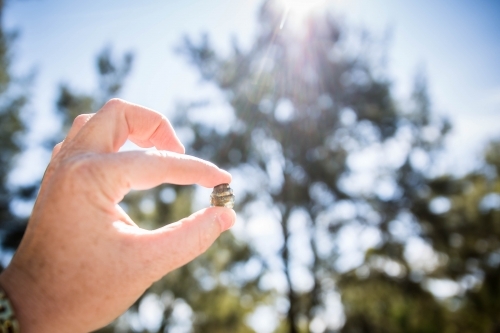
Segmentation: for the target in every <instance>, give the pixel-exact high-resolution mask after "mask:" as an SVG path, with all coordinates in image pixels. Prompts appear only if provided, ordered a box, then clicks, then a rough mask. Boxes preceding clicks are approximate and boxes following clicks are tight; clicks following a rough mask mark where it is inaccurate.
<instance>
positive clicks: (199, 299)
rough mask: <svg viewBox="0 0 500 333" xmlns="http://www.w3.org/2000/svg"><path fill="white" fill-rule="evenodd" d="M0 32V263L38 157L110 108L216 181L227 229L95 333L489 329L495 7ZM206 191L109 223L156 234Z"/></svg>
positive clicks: (195, 15) (48, 5) (199, 18)
mask: <svg viewBox="0 0 500 333" xmlns="http://www.w3.org/2000/svg"><path fill="white" fill-rule="evenodd" d="M0 18H1V22H0V179H1V181H0V236H1V252H0V263H1V265H2V267H5V266H6V265H8V263H9V261H10V260H11V258H12V256H13V254H14V252H15V249H16V248H17V246H18V244H19V242H20V240H21V238H22V235H23V233H24V230H25V227H26V224H27V221H28V219H29V215H30V212H31V209H32V207H33V204H34V201H35V198H36V194H37V191H38V186H39V182H40V179H41V177H42V175H43V172H44V170H45V168H46V166H47V164H48V162H49V159H50V153H51V149H52V147H53V145H55V144H56V143H58V142H59V141H61V140H62V139H63V138H64V136H65V133H66V132H67V130H68V128H69V126H71V123H72V121H73V119H74V117H76V116H77V115H78V114H80V113H91V112H95V111H97V110H98V109H99V108H100V107H101V106H102V105H103V104H104V103H105V102H106V101H107V100H108V99H110V98H113V97H120V98H123V99H126V100H128V101H131V102H134V103H137V104H141V105H144V106H147V107H150V108H152V109H155V110H157V111H160V112H163V113H164V114H166V115H167V116H168V117H169V119H171V121H172V122H173V123H174V125H175V128H176V130H177V131H178V133H179V136H180V137H181V139H182V141H183V143H184V144H185V145H186V148H187V153H188V154H191V155H194V156H198V157H202V158H205V159H208V160H210V161H213V162H214V163H216V164H218V165H219V166H221V167H222V168H225V169H227V170H229V171H230V172H231V173H232V174H233V178H234V181H233V183H232V184H231V187H232V188H233V189H234V191H235V194H236V207H235V209H236V211H237V213H238V223H237V225H236V226H235V227H234V228H233V230H232V231H230V232H226V233H225V234H223V235H222V237H221V238H220V239H219V240H218V241H217V242H216V243H215V244H214V245H213V246H212V247H211V248H210V249H209V250H208V251H207V252H206V253H205V254H204V255H202V256H201V257H200V258H198V259H196V260H195V261H193V262H192V263H190V264H188V265H186V266H184V267H182V268H181V269H178V270H176V271H174V272H172V273H170V274H169V275H167V276H166V277H165V278H163V279H162V280H160V281H158V282H157V283H156V284H154V285H153V286H152V287H151V288H150V290H148V291H147V292H146V293H145V294H144V295H143V297H141V299H139V300H138V301H137V302H136V304H134V306H133V307H132V308H131V309H130V310H129V311H128V312H127V313H125V314H124V315H123V316H121V317H120V318H118V319H117V320H116V321H115V322H114V323H112V324H111V325H109V326H108V327H106V328H103V329H102V330H100V331H99V332H175V333H181V332H262V333H266V332H290V333H298V332H301V333H302V332H313V333H316V332H318V333H321V332H349V333H354V332H450V333H451V332H492V333H493V332H500V319H499V318H500V316H499V314H500V178H499V177H500V66H499V63H498V59H500V19H499V18H500V2H498V1H487V0H480V1H472V0H464V1H460V2H457V1H451V0H443V1H440V2H435V1H430V0H423V1H419V2H418V3H417V2H414V3H403V2H400V1H396V0H376V1H373V0H330V1H328V0H309V1H305V0H269V1H262V0H238V1H229V0H217V1H216V0H204V1H201V0H185V1H182V2H173V1H153V0H144V1H140V2H138V1H130V0H123V1H119V2H118V1H112V0H102V1H99V2H97V1H93V2H83V1H79V2H76V1H62V0H26V1H21V0H19V1H16V0H10V1H5V0H1V1H0ZM123 149H138V148H137V147H134V145H133V144H130V143H128V144H126V145H125V147H123ZM210 192H211V189H205V188H201V187H198V186H191V187H190V186H182V187H180V186H170V185H167V184H165V185H163V186H160V187H158V188H155V189H152V190H149V191H134V192H131V193H130V194H129V195H128V196H127V197H126V198H125V199H124V201H123V202H122V203H121V205H122V207H123V208H124V209H125V211H126V212H127V213H128V214H129V215H130V216H131V217H132V219H133V220H134V221H136V222H137V223H138V224H139V225H140V226H141V227H144V228H147V229H154V228H157V227H159V226H162V225H165V224H167V223H170V222H174V221H176V220H178V219H180V218H182V217H185V216H187V215H188V214H190V213H191V212H193V211H196V210H198V209H200V208H203V207H206V206H207V205H208V197H209V194H210ZM165 255H168V253H166V254H165ZM137 274H141V272H137Z"/></svg>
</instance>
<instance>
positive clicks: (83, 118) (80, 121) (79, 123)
mask: <svg viewBox="0 0 500 333" xmlns="http://www.w3.org/2000/svg"><path fill="white" fill-rule="evenodd" d="M91 117H92V114H87V113H83V114H80V115H78V116H76V118H75V120H73V127H76V128H81V127H83V126H84V125H85V124H86V123H87V121H89V119H90V118H91Z"/></svg>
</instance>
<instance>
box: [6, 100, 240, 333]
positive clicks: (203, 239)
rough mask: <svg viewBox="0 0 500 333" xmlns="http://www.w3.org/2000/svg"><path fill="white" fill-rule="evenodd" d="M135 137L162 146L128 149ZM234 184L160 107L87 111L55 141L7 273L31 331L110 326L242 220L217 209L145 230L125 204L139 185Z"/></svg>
mask: <svg viewBox="0 0 500 333" xmlns="http://www.w3.org/2000/svg"><path fill="white" fill-rule="evenodd" d="M127 139H130V140H131V141H133V142H134V143H136V144H137V145H139V146H141V147H156V148H157V150H155V151H151V150H150V151H128V152H119V151H118V150H119V149H120V147H121V146H122V145H123V144H124V143H125V141H126V140H127ZM230 182H231V175H230V174H229V173H228V172H226V171H224V170H221V169H219V168H218V167H217V166H215V165H214V164H212V163H210V162H207V161H204V160H201V159H198V158H196V157H192V156H188V155H184V146H183V145H182V144H181V142H180V141H179V139H178V138H177V136H176V135H175V132H174V130H173V128H172V126H171V125H170V123H169V121H168V120H167V119H166V118H165V117H164V116H162V115H161V114H160V113H157V112H155V111H152V110H149V109H146V108H144V107H141V106H138V105H133V104H130V103H127V102H124V101H121V100H116V99H115V100H111V101H109V102H108V103H107V104H106V105H105V106H104V107H103V108H102V109H101V110H100V111H99V112H97V113H95V114H89V115H81V116H79V117H77V118H76V119H75V121H74V123H73V126H72V128H71V129H70V131H69V133H68V136H67V137H66V139H65V140H64V141H63V142H62V143H60V144H58V145H57V146H56V147H55V148H54V152H53V154H52V159H51V161H50V164H49V166H48V168H47V171H46V173H45V176H44V179H43V181H42V186H41V189H40V193H39V195H38V198H37V201H36V204H35V207H34V209H33V213H32V216H31V218H30V221H29V223H28V228H27V230H26V234H25V236H24V238H23V240H22V242H21V245H20V246H19V249H18V250H17V252H16V255H15V256H14V258H13V260H12V262H11V264H10V265H9V266H8V267H7V269H6V270H5V271H4V272H3V273H2V274H1V275H0V285H1V286H2V288H3V289H4V290H5V291H6V293H7V295H8V297H9V298H10V300H11V302H12V304H13V307H14V310H15V312H16V317H17V318H18V321H19V324H20V326H21V332H22V333H31V332H37V333H44V332H60V333H64V332H71V333H75V332H90V331H92V330H96V329H98V328H100V327H103V326H105V325H106V324H108V323H110V322H111V321H112V320H113V319H115V318H116V317H118V316H119V315H120V314H122V313H123V312H124V311H126V310H127V308H128V307H129V306H130V305H132V304H133V303H134V301H135V300H137V299H138V298H139V297H140V295H141V294H142V293H143V292H144V291H145V290H146V289H147V288H148V287H149V286H150V285H151V284H152V283H153V282H155V281H157V280H159V279H160V278H161V277H163V276H165V275H166V274H167V273H169V272H170V271H172V270H174V269H176V268H178V267H180V266H182V265H184V264H186V263H187V262H189V261H191V260H192V259H194V258H195V257H197V256H198V255H200V254H201V253H203V252H204V251H205V250H206V249H207V248H208V247H209V246H210V245H211V244H212V243H213V242H214V241H215V240H216V239H217V237H218V236H219V235H220V234H221V233H222V232H223V231H225V230H227V229H229V228H230V227H231V226H232V225H233V224H234V222H235V218H236V216H235V213H234V211H233V210H232V209H228V208H223V207H210V208H207V209H203V210H201V211H198V212H196V213H194V214H193V215H191V216H189V217H187V218H185V219H182V220H181V221H178V222H176V223H172V224H169V225H167V226H165V227H162V228H160V229H157V230H153V231H148V230H144V229H141V228H139V227H138V226H137V225H136V224H135V223H134V222H133V221H132V220H131V219H130V217H129V216H127V214H126V213H125V212H124V211H123V210H122V209H121V208H120V207H119V206H118V203H119V202H120V201H121V200H122V199H123V197H124V195H125V194H127V193H128V192H129V191H130V190H131V189H149V188H152V187H154V186H157V185H160V184H162V183H171V184H178V185H187V184H199V185H201V186H205V187H214V186H216V185H218V184H221V183H230ZM165 222H168V221H165Z"/></svg>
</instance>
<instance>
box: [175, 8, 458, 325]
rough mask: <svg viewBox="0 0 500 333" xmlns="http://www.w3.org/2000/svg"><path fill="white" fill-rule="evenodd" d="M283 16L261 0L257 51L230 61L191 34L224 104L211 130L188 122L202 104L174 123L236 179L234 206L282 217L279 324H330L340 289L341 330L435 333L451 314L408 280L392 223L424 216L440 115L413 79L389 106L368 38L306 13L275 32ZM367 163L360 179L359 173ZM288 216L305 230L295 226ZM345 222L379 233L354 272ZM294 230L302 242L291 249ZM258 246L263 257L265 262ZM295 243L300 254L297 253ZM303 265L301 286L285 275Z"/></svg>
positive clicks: (441, 127) (403, 245)
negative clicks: (348, 264)
mask: <svg viewBox="0 0 500 333" xmlns="http://www.w3.org/2000/svg"><path fill="white" fill-rule="evenodd" d="M277 8H278V9H277ZM282 13H283V9H282V8H281V9H279V5H278V4H277V2H274V1H267V2H265V3H264V5H263V7H262V10H261V12H260V28H261V29H260V31H259V34H258V37H257V39H256V40H255V42H254V44H253V46H252V47H251V48H250V49H249V50H242V49H240V48H239V47H238V46H237V45H234V47H233V51H232V53H231V54H230V55H229V56H221V55H218V54H217V52H216V50H215V49H214V48H213V46H212V45H211V44H210V41H209V39H208V38H207V37H206V36H205V37H203V38H202V39H201V40H200V41H199V42H194V41H193V40H191V39H189V38H186V40H185V43H184V46H183V48H182V52H183V53H184V55H185V56H186V57H187V58H188V59H189V61H190V62H191V63H192V64H193V65H194V66H195V67H196V68H197V69H198V71H199V72H200V74H201V76H202V78H203V79H204V80H205V81H207V82H209V83H210V84H213V85H215V86H216V87H217V88H218V89H219V90H220V91H221V92H222V94H223V95H224V96H225V98H226V100H227V103H228V105H229V106H230V111H228V112H227V113H226V114H224V115H221V116H220V122H219V123H218V124H216V125H210V124H207V123H205V122H202V121H197V120H196V119H197V116H196V113H197V112H198V114H199V113H201V112H207V111H205V110H203V108H202V111H200V110H199V108H198V110H197V109H196V108H190V109H189V108H188V109H187V110H183V112H181V114H180V115H179V119H178V126H181V125H183V126H185V127H186V128H187V129H190V130H191V132H192V134H193V140H192V142H191V144H190V145H189V148H188V151H189V150H190V151H191V152H193V154H194V155H201V156H202V157H204V158H206V159H209V160H212V161H214V162H215V163H217V164H218V165H221V166H222V167H225V168H229V169H231V170H233V171H234V173H235V174H238V173H240V174H241V173H244V174H245V181H246V185H247V186H245V187H244V189H243V190H244V193H243V195H242V194H240V198H241V199H240V200H239V202H238V207H240V208H239V210H240V211H242V212H246V213H247V216H248V217H251V216H252V215H254V214H255V211H252V210H251V207H252V205H255V203H256V202H263V203H264V204H265V205H267V207H268V209H269V214H275V215H276V216H277V217H276V219H277V220H278V222H279V223H280V225H281V235H280V236H281V239H282V244H281V249H280V251H279V252H278V254H279V257H280V259H281V266H280V268H279V269H280V270H282V273H283V274H284V276H285V277H286V284H287V291H286V292H285V293H284V295H281V296H285V297H286V299H287V302H288V307H287V310H286V311H285V313H283V316H284V318H283V320H282V321H281V323H280V325H279V328H278V331H279V332H285V331H286V332H291V333H296V332H306V331H308V330H309V329H313V328H314V329H315V327H321V325H322V324H323V323H326V324H328V322H329V317H332V316H331V311H332V310H331V308H329V303H331V300H332V298H333V297H334V295H335V294H337V293H340V295H341V296H342V302H343V307H344V313H345V316H346V317H345V325H344V326H343V329H342V331H344V332H359V331H363V332H372V331H373V332H379V331H380V332H401V331H405V332H413V331H415V332H423V331H425V332H442V331H443V330H442V329H443V328H444V327H445V323H446V320H447V312H446V309H444V308H443V307H442V306H441V305H440V304H439V302H437V300H436V298H435V297H434V296H433V294H432V293H430V292H429V291H428V290H426V289H425V288H424V283H423V280H422V278H420V280H419V279H418V277H416V275H417V273H414V272H413V268H412V264H411V263H410V262H408V260H407V258H406V256H405V251H406V249H407V245H408V244H407V242H408V236H405V237H403V238H401V237H399V235H397V234H395V232H394V228H395V226H396V225H397V224H398V223H400V224H401V223H403V224H405V223H406V224H408V225H409V226H410V229H411V227H412V226H414V225H418V224H419V221H417V219H420V218H421V216H420V215H419V214H420V211H416V210H415V207H416V203H417V202H420V201H421V200H422V198H427V195H428V187H429V185H428V178H429V176H430V175H431V173H430V172H431V170H432V166H433V164H432V161H433V159H434V158H435V155H436V154H437V153H438V152H439V150H440V148H441V146H442V142H443V138H444V137H445V135H446V133H447V132H448V131H449V129H450V125H449V123H448V121H446V120H445V119H439V118H438V117H436V116H435V115H434V114H433V113H432V110H431V103H430V101H429V98H428V96H427V88H426V83H425V78H424V77H423V76H422V75H419V76H417V79H416V82H415V88H414V93H413V96H412V97H411V101H412V103H411V104H410V105H411V106H410V107H404V106H403V104H401V103H398V101H396V99H395V98H394V97H393V95H392V89H391V81H390V80H389V79H388V76H387V75H384V71H383V68H382V66H380V62H379V61H377V59H374V58H373V57H371V56H370V55H371V54H373V53H376V52H377V51H379V50H378V49H377V48H376V47H377V45H376V44H374V43H373V42H371V39H370V38H368V37H367V35H366V34H362V36H361V37H359V38H357V37H356V36H353V35H352V34H349V33H348V31H347V29H346V28H345V27H344V26H342V25H340V24H339V23H338V21H336V20H335V19H334V18H332V17H331V16H329V15H328V14H324V15H323V14H322V15H318V16H316V17H312V18H310V19H309V20H307V21H306V22H305V23H304V24H303V26H302V30H301V31H297V30H296V29H295V30H294V29H292V28H288V29H287V28H286V27H285V28H284V29H282V30H281V29H280V23H281V18H282ZM353 45H354V47H353ZM226 119H229V120H228V121H225V120H226ZM367 155H368V156H370V155H371V156H378V157H379V158H376V159H375V160H373V159H372V160H369V159H368V158H366V157H365V156H367ZM366 164H368V165H369V166H370V168H369V173H368V176H369V177H368V178H366V173H365V174H364V175H363V174H362V172H361V171H362V170H363V167H364V165H366ZM361 177H365V178H361ZM249 179H251V180H252V182H251V184H249V182H248V180H249ZM359 179H365V180H366V182H367V184H366V183H365V184H363V183H361V181H360V180H359ZM259 207H260V206H259ZM297 223H303V224H306V225H307V228H304V229H301V230H300V231H299V232H297V231H294V224H297ZM353 230H354V232H358V233H359V234H360V235H359V236H361V233H363V232H364V231H369V232H371V233H372V234H373V235H375V236H374V237H375V238H376V241H375V242H373V244H370V245H367V246H368V248H365V249H363V250H366V252H365V253H366V254H365V259H364V260H362V261H360V262H359V263H358V265H356V267H358V269H357V270H356V271H350V270H347V271H346V268H343V267H342V265H341V259H342V256H343V253H342V249H341V248H340V247H339V245H338V244H339V242H340V241H341V237H342V236H343V235H345V234H346V233H348V231H351V232H352V231H353ZM415 236H416V237H417V238H418V237H419V236H422V237H424V239H428V238H425V237H426V236H425V234H419V233H417V234H416V235H415ZM297 238H301V239H302V240H304V239H306V240H307V242H302V243H301V244H302V245H301V246H300V247H297V246H293V241H294V240H296V239H297ZM353 241H356V239H353ZM361 245H362V244H361ZM254 249H255V248H254ZM258 250H259V249H256V251H254V255H255V256H256V257H257V258H259V259H260V260H261V261H262V265H263V266H264V267H269V266H271V263H270V262H269V261H270V260H269V258H262V256H261V257H259V251H258ZM304 252H306V253H308V254H310V256H309V257H310V258H309V259H308V260H301V259H300V254H301V253H304ZM438 266H439V265H438ZM275 270H276V269H275ZM304 270H305V271H306V272H307V275H308V278H309V280H310V281H312V282H311V283H309V284H308V285H307V286H303V285H302V286H301V285H300V283H299V282H297V281H294V275H295V274H297V271H301V272H304ZM356 273H357V274H356ZM424 273H425V272H424ZM360 277H361V278H360ZM360 281H362V282H360ZM337 312H338V311H337ZM329 313H330V314H329ZM428 318H432V323H425V320H423V319H428ZM420 319H422V320H420ZM330 324H331V325H330V326H329V327H330V330H333V329H338V328H339V327H341V326H342V323H339V322H337V323H330ZM327 326H328V325H327ZM318 329H319V328H318Z"/></svg>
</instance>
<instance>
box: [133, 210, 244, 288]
mask: <svg viewBox="0 0 500 333" xmlns="http://www.w3.org/2000/svg"><path fill="white" fill-rule="evenodd" d="M235 221H236V213H235V212H234V210H232V209H229V208H225V207H210V208H206V209H202V210H200V211H198V212H196V213H194V214H192V215H191V216H189V217H187V218H185V219H182V220H180V221H179V222H176V223H172V224H169V225H166V226H164V227H162V228H159V229H156V230H153V231H150V232H148V233H145V234H143V235H142V237H141V238H142V246H141V249H142V250H144V251H145V253H144V255H145V260H144V263H145V264H147V265H148V266H147V267H144V269H145V270H146V271H148V270H149V271H151V273H152V274H153V279H154V281H156V280H158V279H160V278H161V277H163V276H164V275H166V274H167V273H169V272H171V271H172V270H174V269H176V268H179V267H180V266H183V265H185V264H187V263H188V262H190V261H191V260H193V259H194V258H196V257H197V256H199V255H200V254H202V253H203V252H205V251H206V250H207V249H208V248H209V247H210V245H212V243H213V242H214V241H215V240H216V239H217V237H219V235H220V234H221V233H222V232H224V231H226V230H228V229H229V228H231V227H232V226H233V225H234V222H235ZM151 263H153V264H151Z"/></svg>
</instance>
